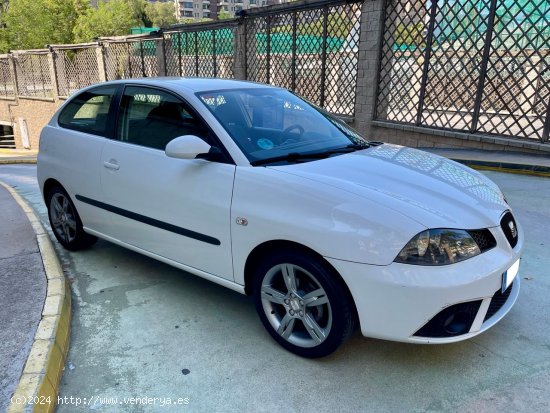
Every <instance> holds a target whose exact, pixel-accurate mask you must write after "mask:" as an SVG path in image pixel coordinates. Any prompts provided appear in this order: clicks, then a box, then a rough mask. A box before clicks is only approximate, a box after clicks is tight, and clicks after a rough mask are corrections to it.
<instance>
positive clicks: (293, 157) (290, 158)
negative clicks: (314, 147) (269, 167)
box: [250, 143, 370, 166]
mask: <svg viewBox="0 0 550 413" xmlns="http://www.w3.org/2000/svg"><path fill="white" fill-rule="evenodd" d="M369 146H370V145H369V144H368V143H366V144H364V145H359V144H356V143H352V144H350V145H348V146H346V147H344V148H338V149H329V150H326V151H321V152H312V153H298V152H290V153H287V154H286V155H281V156H272V157H271V158H265V159H258V160H256V161H252V162H250V164H251V165H253V166H258V165H265V164H268V163H274V162H285V161H286V162H300V161H302V160H308V159H324V158H328V157H329V156H332V155H336V154H345V153H350V152H355V151H357V150H360V149H366V148H368V147H369Z"/></svg>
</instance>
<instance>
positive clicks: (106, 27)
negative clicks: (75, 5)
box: [74, 0, 142, 42]
mask: <svg viewBox="0 0 550 413" xmlns="http://www.w3.org/2000/svg"><path fill="white" fill-rule="evenodd" d="M140 24H142V22H141V21H139V20H138V19H137V18H136V16H135V14H134V13H133V12H132V9H131V7H130V5H129V3H128V2H127V1H126V0H110V1H109V2H107V3H99V4H98V7H97V9H89V10H88V11H87V13H85V14H83V15H81V16H80V17H79V18H78V20H77V22H76V26H75V28H74V37H75V41H77V42H89V41H92V40H93V39H94V38H96V37H101V36H117V35H124V34H128V33H129V30H130V28H131V27H132V26H138V25H140Z"/></svg>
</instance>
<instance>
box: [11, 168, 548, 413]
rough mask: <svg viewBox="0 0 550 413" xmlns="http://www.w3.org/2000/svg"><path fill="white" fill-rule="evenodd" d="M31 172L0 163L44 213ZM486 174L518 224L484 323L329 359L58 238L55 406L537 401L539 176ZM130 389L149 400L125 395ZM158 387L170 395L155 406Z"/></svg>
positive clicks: (518, 408)
mask: <svg viewBox="0 0 550 413" xmlns="http://www.w3.org/2000/svg"><path fill="white" fill-rule="evenodd" d="M34 173H35V168H34V167H32V166H0V179H2V180H4V181H6V182H8V183H10V184H15V185H17V190H18V191H19V192H20V193H21V194H22V195H23V196H24V197H25V198H26V199H27V200H29V202H30V203H31V204H32V205H33V206H34V208H35V209H36V210H37V211H38V212H39V214H40V216H41V217H42V219H44V220H45V219H46V211H45V206H44V205H43V203H42V200H41V198H40V195H39V194H38V193H37V187H36V183H35V178H34ZM487 175H488V176H489V177H490V178H492V179H493V180H494V181H496V182H497V183H498V184H499V185H500V186H501V188H502V189H503V190H504V192H505V193H506V195H507V198H508V200H509V202H510V204H511V205H512V207H513V208H514V211H515V214H516V217H517V219H518V220H519V221H520V222H521V223H522V224H523V226H524V228H525V231H526V234H527V240H526V248H525V253H524V256H523V260H522V264H521V268H520V276H521V277H522V278H523V279H522V291H521V293H520V297H519V299H518V302H517V304H516V306H515V307H514V309H513V310H512V311H511V313H510V314H509V315H508V316H507V317H506V318H505V319H504V320H503V321H501V322H500V323H499V324H498V325H497V326H495V327H494V328H493V329H491V330H489V331H488V332H486V333H484V334H482V335H480V336H477V337H476V338H474V339H472V340H469V341H466V342H461V343H456V344H448V345H438V346H429V345H412V344H402V343H392V342H386V341H381V340H373V339H366V338H363V337H361V336H360V335H356V336H354V337H353V338H352V339H351V340H350V341H349V342H348V343H346V344H345V345H344V346H343V347H342V348H341V349H340V350H339V351H338V352H336V353H335V354H333V355H331V356H330V357H327V358H325V359H322V360H305V359H301V358H299V357H296V356H294V355H292V354H290V353H287V352H286V351H284V350H283V349H282V348H280V347H279V346H278V345H277V344H276V343H275V342H274V341H273V340H272V339H271V338H270V337H269V336H268V334H267V333H266V332H265V331H264V329H263V327H262V326H261V324H260V322H259V320H258V318H257V316H256V314H255V311H254V306H253V303H252V301H251V300H250V299H249V298H247V297H244V296H241V295H239V294H237V293H233V292H231V291H229V290H226V289H224V288H222V287H218V286H217V285H214V284H212V283H209V282H207V281H204V280H202V279H199V278H197V277H194V276H192V275H188V274H186V273H184V272H182V271H179V270H176V269H174V268H172V267H169V266H167V265H164V264H162V263H159V262H157V261H154V260H152V259H149V258H146V257H143V256H141V255H138V254H136V253H133V252H130V251H127V250H124V249H122V248H120V247H117V246H115V245H112V244H110V243H108V242H104V241H99V242H98V243H97V244H96V246H95V247H94V248H92V249H90V250H88V251H84V252H79V253H76V254H73V253H67V252H65V251H63V250H61V249H58V252H59V254H60V258H61V260H62V263H63V265H64V266H65V267H66V268H68V269H69V271H70V273H71V274H72V277H73V279H72V281H73V283H72V294H73V306H74V318H73V324H72V328H73V329H72V334H71V348H70V351H69V358H68V363H67V366H66V369H65V374H64V376H63V379H62V386H61V396H62V397H64V396H66V397H67V400H66V401H67V403H68V404H64V405H61V406H59V408H58V409H57V411H58V412H60V413H66V412H67V413H68V412H70V413H73V412H76V413H78V412H85V411H90V410H97V411H100V412H132V413H140V412H178V413H179V412H185V411H190V412H240V411H258V412H262V411H265V412H275V411H289V412H325V411H327V412H328V411H339V412H455V411H460V412H502V411H513V412H527V411H528V412H531V413H532V412H548V411H550V329H549V328H548V327H549V326H550V311H549V310H548V309H549V308H550V274H549V271H550V270H549V269H550V254H548V247H549V246H550V231H549V230H550V179H548V178H538V177H531V176H523V175H511V174H503V173H497V172H487ZM56 247H59V246H58V245H56ZM71 396H72V397H73V398H75V399H73V402H72V404H70V403H71V400H70V397H71ZM77 397H78V398H80V402H81V403H84V399H86V405H85V406H82V405H81V406H78V407H77V406H75V403H76V400H77V399H76V398H77ZM131 397H134V398H143V397H156V398H159V399H157V400H156V401H155V404H154V405H153V404H152V403H153V401H152V400H144V399H141V402H142V403H143V402H147V403H148V404H147V405H143V404H141V405H138V404H136V403H137V401H134V404H133V405H130V404H124V402H125V400H124V399H125V398H126V399H129V398H131ZM163 398H164V399H163ZM167 398H170V399H171V400H172V401H173V400H175V399H177V398H181V399H182V401H181V402H182V403H183V404H182V405H180V406H177V407H176V406H173V405H166V404H165V405H164V406H161V404H162V402H163V401H164V402H165V403H166V401H167ZM186 398H187V400H185V399H186ZM186 401H187V404H185V403H186ZM112 402H117V403H118V404H117V405H116V406H112V405H111V403H112ZM126 402H128V403H129V400H126ZM120 403H122V404H120Z"/></svg>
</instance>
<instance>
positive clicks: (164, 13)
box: [145, 2, 178, 27]
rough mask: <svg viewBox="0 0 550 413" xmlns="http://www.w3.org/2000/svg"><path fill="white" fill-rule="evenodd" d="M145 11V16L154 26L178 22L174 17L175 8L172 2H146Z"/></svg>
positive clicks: (164, 25)
mask: <svg viewBox="0 0 550 413" xmlns="http://www.w3.org/2000/svg"><path fill="white" fill-rule="evenodd" d="M145 11H146V13H147V17H148V18H149V19H150V20H151V23H152V24H153V26H155V27H166V26H170V25H171V24H176V23H177V22H178V19H176V9H175V7H174V4H173V3H172V2H167V3H160V2H155V3H148V4H147V7H146V8H145Z"/></svg>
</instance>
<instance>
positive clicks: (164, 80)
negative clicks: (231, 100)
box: [103, 76, 273, 92]
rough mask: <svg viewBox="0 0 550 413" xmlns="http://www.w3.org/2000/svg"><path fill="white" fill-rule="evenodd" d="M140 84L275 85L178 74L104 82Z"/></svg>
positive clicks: (199, 88) (194, 87) (202, 87)
mask: <svg viewBox="0 0 550 413" xmlns="http://www.w3.org/2000/svg"><path fill="white" fill-rule="evenodd" d="M120 83H124V84H127V85H129V84H139V85H151V86H159V87H167V88H172V89H187V90H190V91H192V92H207V91H210V90H226V89H254V88H265V87H269V88H272V87H273V86H269V85H264V84H261V83H255V82H248V81H243V80H232V79H218V78H199V77H192V78H188V77H176V76H160V77H144V78H135V79H123V80H113V81H109V82H105V83H103V84H120Z"/></svg>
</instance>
